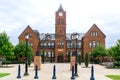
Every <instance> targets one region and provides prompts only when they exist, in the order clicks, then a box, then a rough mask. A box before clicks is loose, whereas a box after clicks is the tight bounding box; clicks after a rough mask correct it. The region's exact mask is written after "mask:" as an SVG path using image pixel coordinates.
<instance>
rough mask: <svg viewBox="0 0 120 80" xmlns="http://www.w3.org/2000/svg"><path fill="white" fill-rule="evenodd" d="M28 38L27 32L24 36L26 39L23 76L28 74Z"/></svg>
mask: <svg viewBox="0 0 120 80" xmlns="http://www.w3.org/2000/svg"><path fill="white" fill-rule="evenodd" d="M28 38H29V35H28V34H27V35H26V36H25V39H26V62H25V73H24V76H27V75H29V73H28Z"/></svg>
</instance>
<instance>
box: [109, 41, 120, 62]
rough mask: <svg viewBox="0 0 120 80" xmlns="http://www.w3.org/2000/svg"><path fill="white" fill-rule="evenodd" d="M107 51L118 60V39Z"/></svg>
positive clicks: (119, 44) (119, 59) (119, 42)
mask: <svg viewBox="0 0 120 80" xmlns="http://www.w3.org/2000/svg"><path fill="white" fill-rule="evenodd" d="M107 51H108V54H109V55H110V56H112V57H113V58H114V59H115V60H116V61H120V40H118V42H117V43H116V46H112V47H111V48H110V49H108V50H107Z"/></svg>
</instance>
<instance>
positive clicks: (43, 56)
mask: <svg viewBox="0 0 120 80" xmlns="http://www.w3.org/2000/svg"><path fill="white" fill-rule="evenodd" d="M44 62H45V53H44V51H43V52H42V63H44Z"/></svg>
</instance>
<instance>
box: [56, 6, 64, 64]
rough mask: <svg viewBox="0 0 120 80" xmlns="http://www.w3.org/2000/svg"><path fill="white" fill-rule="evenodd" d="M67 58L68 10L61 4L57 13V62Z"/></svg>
mask: <svg viewBox="0 0 120 80" xmlns="http://www.w3.org/2000/svg"><path fill="white" fill-rule="evenodd" d="M65 60H66V12H65V11H64V10H63V8H62V5H60V7H59V9H58V11H56V14H55V62H65Z"/></svg>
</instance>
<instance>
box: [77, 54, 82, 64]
mask: <svg viewBox="0 0 120 80" xmlns="http://www.w3.org/2000/svg"><path fill="white" fill-rule="evenodd" d="M81 61H82V60H81V54H79V55H78V63H79V65H81Z"/></svg>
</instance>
